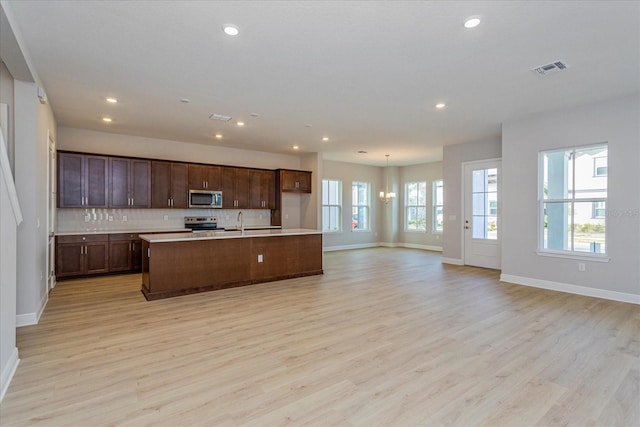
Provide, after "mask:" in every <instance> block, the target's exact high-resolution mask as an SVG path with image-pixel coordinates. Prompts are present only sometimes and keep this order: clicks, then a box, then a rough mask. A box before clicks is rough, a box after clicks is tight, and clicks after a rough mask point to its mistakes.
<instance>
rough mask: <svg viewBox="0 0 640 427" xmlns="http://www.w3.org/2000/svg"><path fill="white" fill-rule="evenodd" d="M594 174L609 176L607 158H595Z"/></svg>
mask: <svg viewBox="0 0 640 427" xmlns="http://www.w3.org/2000/svg"><path fill="white" fill-rule="evenodd" d="M593 176H607V158H606V157H594V158H593Z"/></svg>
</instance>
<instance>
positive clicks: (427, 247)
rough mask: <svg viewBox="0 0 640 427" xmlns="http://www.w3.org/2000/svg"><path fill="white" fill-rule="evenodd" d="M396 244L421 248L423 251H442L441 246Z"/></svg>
mask: <svg viewBox="0 0 640 427" xmlns="http://www.w3.org/2000/svg"><path fill="white" fill-rule="evenodd" d="M398 246H401V247H403V248H408V249H422V250H425V251H435V252H442V246H431V245H417V244H415V243H399V244H398Z"/></svg>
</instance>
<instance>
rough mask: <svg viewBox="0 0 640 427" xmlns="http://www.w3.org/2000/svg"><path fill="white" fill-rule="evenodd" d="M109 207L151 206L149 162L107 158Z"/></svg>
mask: <svg viewBox="0 0 640 427" xmlns="http://www.w3.org/2000/svg"><path fill="white" fill-rule="evenodd" d="M109 207H111V208H149V207H151V162H150V161H149V160H141V159H128V158H119V157H111V158H109Z"/></svg>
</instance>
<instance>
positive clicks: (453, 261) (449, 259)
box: [442, 257, 464, 265]
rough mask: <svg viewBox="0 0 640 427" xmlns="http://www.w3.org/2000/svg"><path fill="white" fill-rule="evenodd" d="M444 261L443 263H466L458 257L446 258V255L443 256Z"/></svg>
mask: <svg viewBox="0 0 640 427" xmlns="http://www.w3.org/2000/svg"><path fill="white" fill-rule="evenodd" d="M442 263H443V264H452V265H464V262H462V260H461V259H458V258H445V257H442Z"/></svg>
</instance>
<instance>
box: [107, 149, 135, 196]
mask: <svg viewBox="0 0 640 427" xmlns="http://www.w3.org/2000/svg"><path fill="white" fill-rule="evenodd" d="M129 200H130V198H129V159H120V158H116V157H112V158H110V159H109V207H112V208H127V207H130V205H131V203H130V201H129Z"/></svg>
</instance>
